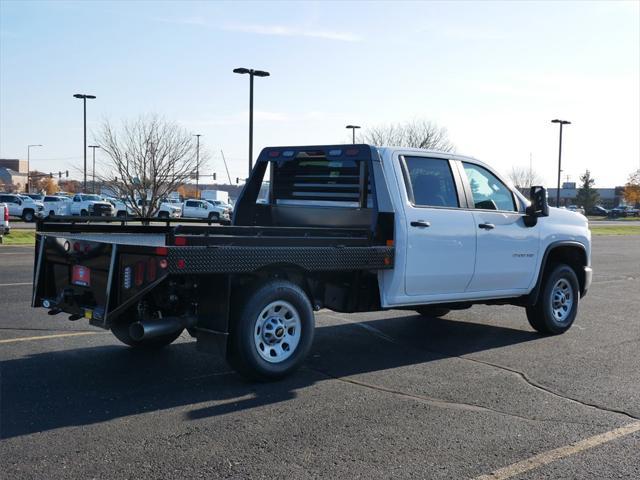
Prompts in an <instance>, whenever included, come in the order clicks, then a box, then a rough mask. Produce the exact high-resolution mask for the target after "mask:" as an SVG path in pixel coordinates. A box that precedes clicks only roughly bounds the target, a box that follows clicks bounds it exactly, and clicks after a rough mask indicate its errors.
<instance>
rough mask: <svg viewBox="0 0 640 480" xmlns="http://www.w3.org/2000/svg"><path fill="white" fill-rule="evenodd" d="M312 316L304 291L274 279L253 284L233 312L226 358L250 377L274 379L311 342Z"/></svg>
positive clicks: (297, 364)
mask: <svg viewBox="0 0 640 480" xmlns="http://www.w3.org/2000/svg"><path fill="white" fill-rule="evenodd" d="M314 328H315V320H314V316H313V309H312V307H311V303H310V302H309V299H308V298H307V295H306V294H305V292H304V291H303V290H302V289H301V288H300V287H298V286H297V285H295V284H294V283H291V282H288V281H285V280H274V281H271V282H268V283H263V284H262V285H259V286H258V287H256V288H255V289H254V290H253V292H252V293H250V294H249V295H248V297H247V300H246V303H245V304H244V306H243V307H242V308H240V309H239V311H238V312H237V314H235V315H234V324H233V326H232V331H231V336H230V338H229V353H228V360H229V363H230V364H231V366H233V367H234V368H235V369H236V370H237V371H238V372H239V373H240V374H241V375H243V376H245V377H247V378H249V379H252V380H262V381H265V380H277V379H280V378H283V377H285V376H287V375H289V374H290V373H292V372H293V371H294V370H296V369H297V368H299V367H300V365H301V364H302V362H303V361H304V359H305V358H306V356H307V354H308V353H309V350H310V348H311V344H312V343H313V336H314Z"/></svg>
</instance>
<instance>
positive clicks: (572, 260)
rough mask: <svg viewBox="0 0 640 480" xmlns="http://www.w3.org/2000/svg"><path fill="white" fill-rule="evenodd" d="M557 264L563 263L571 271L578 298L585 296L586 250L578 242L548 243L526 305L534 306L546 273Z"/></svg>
mask: <svg viewBox="0 0 640 480" xmlns="http://www.w3.org/2000/svg"><path fill="white" fill-rule="evenodd" d="M558 263H565V264H567V265H569V266H570V267H571V268H572V269H573V271H574V272H575V273H576V276H577V277H578V282H579V284H580V296H583V295H584V294H585V291H586V290H585V288H586V278H585V270H584V267H586V266H587V265H588V256H587V249H586V247H585V246H584V245H583V244H582V243H580V242H576V241H572V240H559V241H557V242H553V243H550V244H549V245H548V246H547V248H546V249H545V252H544V255H543V257H542V262H540V269H539V270H538V278H537V280H536V284H535V286H534V287H533V290H531V293H530V294H529V298H528V302H527V303H528V304H530V305H534V304H535V303H537V301H538V296H539V294H540V290H541V289H542V281H543V280H544V277H545V275H546V273H547V272H548V271H549V268H550V267H551V266H553V265H556V264H558Z"/></svg>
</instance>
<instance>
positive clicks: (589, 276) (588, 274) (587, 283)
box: [580, 267, 593, 297]
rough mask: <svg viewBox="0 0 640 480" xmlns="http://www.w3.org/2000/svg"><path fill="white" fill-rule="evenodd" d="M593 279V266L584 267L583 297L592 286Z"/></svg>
mask: <svg viewBox="0 0 640 480" xmlns="http://www.w3.org/2000/svg"><path fill="white" fill-rule="evenodd" d="M592 280H593V269H592V268H591V267H584V287H583V288H582V294H581V295H580V296H581V297H584V296H585V295H586V294H587V291H588V290H589V287H591V281H592Z"/></svg>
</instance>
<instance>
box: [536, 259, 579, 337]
mask: <svg viewBox="0 0 640 480" xmlns="http://www.w3.org/2000/svg"><path fill="white" fill-rule="evenodd" d="M579 300H580V285H579V283H578V277H577V276H576V273H575V272H574V271H573V269H572V268H571V267H569V266H568V265H565V264H559V265H556V266H555V267H554V268H553V270H551V272H550V273H549V274H546V275H545V277H544V279H543V283H542V287H541V291H540V295H539V297H538V301H537V303H536V304H535V305H532V306H529V307H527V319H528V320H529V323H530V324H531V326H532V327H533V328H534V330H536V331H538V332H540V333H542V334H544V335H557V334H560V333H564V332H566V331H567V330H569V328H571V325H573V321H574V320H575V319H576V315H577V314H578V301H579Z"/></svg>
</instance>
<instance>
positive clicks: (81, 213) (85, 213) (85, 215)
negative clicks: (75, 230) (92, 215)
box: [80, 210, 89, 217]
mask: <svg viewBox="0 0 640 480" xmlns="http://www.w3.org/2000/svg"><path fill="white" fill-rule="evenodd" d="M80 215H81V216H83V217H88V216H89V212H88V211H86V210H82V211H81V212H80Z"/></svg>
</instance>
